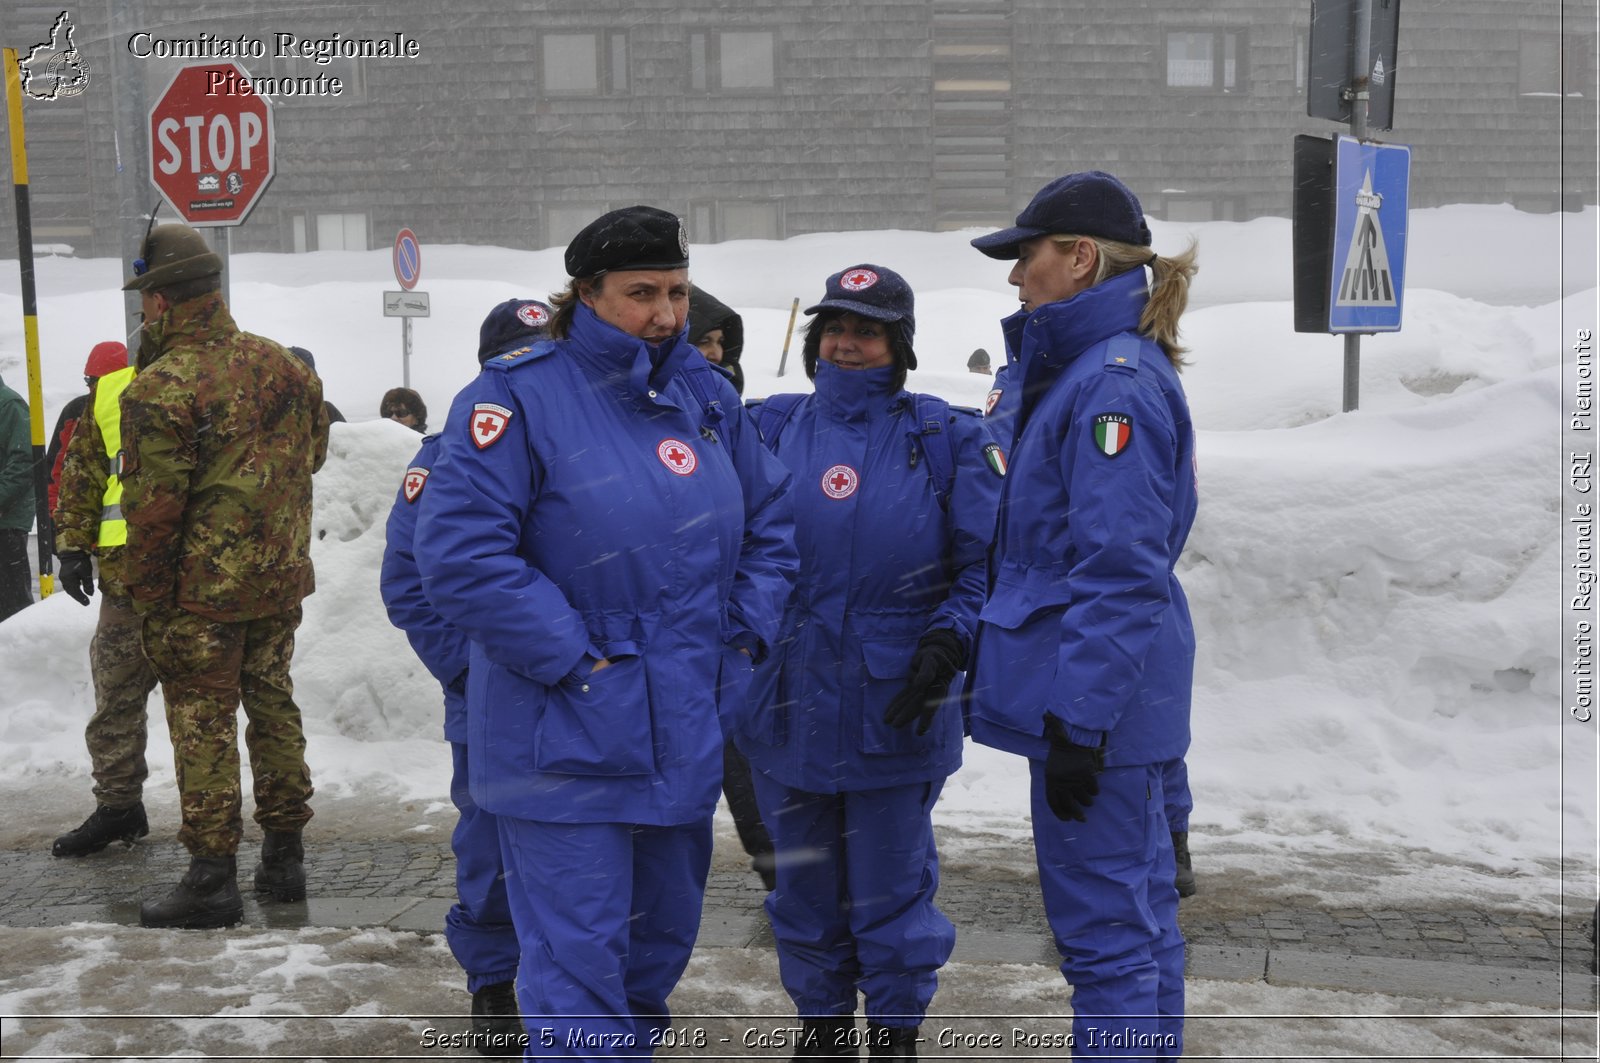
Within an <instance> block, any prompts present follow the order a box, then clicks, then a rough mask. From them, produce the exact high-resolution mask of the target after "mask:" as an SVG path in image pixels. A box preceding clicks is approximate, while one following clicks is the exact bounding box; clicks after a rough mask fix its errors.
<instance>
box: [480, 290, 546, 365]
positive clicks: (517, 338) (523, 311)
mask: <svg viewBox="0 0 1600 1063" xmlns="http://www.w3.org/2000/svg"><path fill="white" fill-rule="evenodd" d="M554 314H555V311H553V310H551V309H550V306H549V304H548V303H542V302H540V301H539V300H537V299H507V300H506V301H505V302H503V303H501V304H500V305H498V306H496V307H495V308H494V309H493V310H491V311H489V316H488V317H486V318H484V319H483V325H482V326H481V327H479V329H478V364H479V365H482V364H483V363H484V362H487V361H488V360H489V359H491V358H493V357H494V356H495V355H497V354H502V353H504V352H505V351H509V350H511V349H512V348H514V347H524V346H526V345H528V344H530V343H537V342H538V341H540V340H546V339H549V338H550V318H551V317H552V316H554Z"/></svg>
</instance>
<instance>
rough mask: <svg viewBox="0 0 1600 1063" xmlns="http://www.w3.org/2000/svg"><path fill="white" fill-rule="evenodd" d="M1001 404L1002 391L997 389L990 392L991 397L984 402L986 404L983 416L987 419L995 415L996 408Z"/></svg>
mask: <svg viewBox="0 0 1600 1063" xmlns="http://www.w3.org/2000/svg"><path fill="white" fill-rule="evenodd" d="M999 402H1000V389H999V388H995V389H994V390H993V391H991V392H989V397H988V398H987V399H985V400H984V403H983V415H984V416H985V417H987V416H989V415H990V414H991V413H993V412H994V408H995V406H996V405H997V404H998V403H999Z"/></svg>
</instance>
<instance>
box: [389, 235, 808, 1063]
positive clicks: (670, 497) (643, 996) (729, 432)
mask: <svg viewBox="0 0 1600 1063" xmlns="http://www.w3.org/2000/svg"><path fill="white" fill-rule="evenodd" d="M566 266H567V272H568V273H569V274H570V275H571V277H572V281H571V282H570V284H569V285H568V287H567V290H566V291H564V292H562V293H561V294H559V295H557V296H555V297H553V298H552V300H551V303H552V305H553V306H554V307H555V315H554V318H553V319H552V321H551V328H550V331H551V335H552V336H553V337H554V342H552V343H543V344H535V345H533V346H532V347H528V348H525V349H521V350H517V351H512V352H509V353H507V354H504V355H501V356H500V357H497V358H491V359H490V360H489V361H488V362H487V363H486V365H485V367H484V371H483V372H482V373H481V374H479V376H478V377H477V379H476V380H474V381H473V382H472V383H470V384H468V385H467V386H466V388H464V389H463V390H462V391H461V393H460V394H459V395H458V396H457V397H456V399H455V401H454V403H453V404H452V408H451V411H450V416H449V420H448V423H447V426H446V428H445V431H444V432H443V433H442V434H441V437H440V451H439V456H438V459H437V461H436V462H435V464H434V466H433V471H432V473H431V474H430V476H429V478H428V485H427V490H426V491H425V492H424V493H423V495H422V498H421V501H420V503H419V508H420V512H419V513H418V520H417V530H416V537H415V542H416V544H417V551H416V555H417V565H418V568H419V569H420V570H421V573H422V578H423V590H424V592H425V593H426V594H427V596H428V598H429V600H430V601H432V602H433V604H434V606H435V607H436V608H437V609H438V612H439V614H440V616H441V617H443V619H444V620H446V621H447V622H448V623H450V624H451V625H453V626H454V627H455V628H456V629H457V630H459V631H461V632H462V633H463V634H464V635H466V636H467V638H468V639H470V640H471V643H472V645H471V651H470V653H471V656H470V666H469V668H468V672H467V749H468V760H469V774H470V779H471V796H472V799H473V800H474V801H475V802H476V803H477V804H478V806H479V807H481V808H483V809H485V810H487V811H488V812H490V813H491V814H493V815H494V816H495V817H496V822H497V825H498V827H499V832H500V848H501V852H502V855H503V857H504V860H505V866H506V892H507V897H508V900H509V903H510V906H511V916H512V921H513V923H514V924H515V926H516V930H517V938H518V940H519V942H520V944H521V963H520V966H519V968H518V972H517V994H518V999H519V1001H520V1003H521V1005H522V1010H523V1012H524V1015H525V1017H526V1024H527V1027H528V1034H529V1050H528V1058H530V1059H539V1058H545V1057H560V1058H562V1059H573V1058H577V1059H590V1058H595V1059H599V1058H610V1057H615V1056H649V1055H650V1054H651V1050H652V1049H653V1048H654V1047H655V1045H654V1043H653V1042H654V1041H655V1040H656V1039H657V1038H658V1037H659V1036H660V1034H661V1031H662V1030H663V1029H664V1028H665V1024H666V1023H667V1021H668V1013H667V1006H666V1002H667V997H668V995H669V994H670V993H671V992H672V988H673V986H674V985H676V983H677V981H678V978H679V976H680V975H681V974H682V973H683V969H684V966H685V965H686V964H687V963H688V960H689V954H690V951H691V949H692V948H693V946H694V940H695V935H696V933H697V932H698V929H699V923H700V910H701V903H702V900H703V897H704V893H705V881H706V874H707V871H708V870H709V867H710V860H711V818H712V813H713V811H714V809H715V807H716V802H717V795H718V790H719V785H718V784H719V781H720V779H721V770H720V768H721V764H722V732H721V728H720V726H719V722H718V707H717V700H718V697H719V696H722V697H726V698H728V699H732V700H737V699H741V698H742V696H743V694H744V693H745V691H746V690H747V689H748V686H749V681H750V676H751V668H752V664H753V663H754V662H758V661H760V660H761V659H762V657H764V656H765V655H766V653H767V648H768V647H769V646H770V645H771V644H772V643H774V642H775V641H776V638H777V629H778V621H779V618H780V616H781V610H782V605H783V602H784V600H785V599H786V598H787V596H788V593H789V586H790V580H791V578H792V574H793V571H794V568H795V555H794V546H793V527H792V521H791V518H790V515H789V503H788V495H787V492H786V484H787V481H788V476H787V473H786V472H785V471H784V469H783V467H782V466H781V464H779V463H778V462H777V461H776V460H775V459H774V458H773V457H772V455H771V454H770V453H769V452H768V451H767V450H766V449H765V448H764V447H763V446H762V445H761V441H760V439H759V438H758V437H757V435H756V433H755V431H754V429H753V427H751V426H750V425H749V423H748V420H747V419H746V417H745V415H744V413H743V411H742V409H741V407H740V404H739V399H738V396H737V395H736V394H735V393H734V390H733V387H732V385H730V384H729V383H728V381H727V380H726V378H725V377H723V376H722V375H721V374H719V373H718V372H717V371H716V370H714V369H712V368H711V366H710V365H709V364H708V363H707V362H706V361H705V359H704V358H703V357H701V355H700V353H699V352H698V351H696V350H695V349H694V348H693V347H691V346H690V345H689V344H688V342H687V341H686V339H685V337H684V327H685V317H686V314H687V310H688V300H689V280H688V243H687V241H686V240H685V238H684V234H683V228H682V224H681V223H680V222H679V220H678V219H677V218H676V217H675V216H674V215H672V214H669V213H667V212H665V211H661V210H656V209H654V208H651V207H631V208H626V209H623V210H618V211H612V212H611V213H609V214H606V215H604V216H602V217H601V218H599V219H597V220H596V221H594V222H592V223H591V224H590V225H588V226H586V227H585V228H584V229H583V231H582V232H580V233H579V234H578V235H577V236H576V237H575V238H574V239H573V241H572V244H571V245H570V246H569V247H568V248H567V252H566Z"/></svg>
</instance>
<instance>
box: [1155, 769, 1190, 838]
mask: <svg viewBox="0 0 1600 1063" xmlns="http://www.w3.org/2000/svg"><path fill="white" fill-rule="evenodd" d="M1161 792H1162V793H1163V794H1165V795H1166V801H1167V829H1168V830H1169V831H1171V832H1172V833H1173V834H1184V833H1187V832H1188V830H1189V813H1190V812H1193V811H1194V795H1193V794H1191V793H1190V792H1189V762H1188V761H1187V760H1185V759H1184V758H1183V757H1176V758H1174V759H1172V760H1169V761H1167V762H1166V763H1165V764H1163V765H1161Z"/></svg>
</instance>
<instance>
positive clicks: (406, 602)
mask: <svg viewBox="0 0 1600 1063" xmlns="http://www.w3.org/2000/svg"><path fill="white" fill-rule="evenodd" d="M438 452H439V437H438V436H436V435H433V436H427V437H425V438H424V439H423V440H422V447H421V449H419V450H418V451H417V456H416V457H414V458H412V459H411V464H410V465H409V466H407V467H406V475H405V478H404V479H403V480H402V481H401V483H400V490H399V492H398V493H397V494H396V495H395V499H394V505H393V506H392V507H390V509H389V522H388V524H387V525H386V526H385V529H384V536H385V538H384V547H383V567H382V569H381V570H380V573H379V583H378V589H379V593H381V594H382V595H383V606H384V608H385V609H387V610H388V612H389V623H391V624H393V625H394V626H395V627H397V628H399V629H400V630H401V631H404V632H405V633H406V640H407V641H408V642H410V643H411V648H412V650H414V651H415V652H416V654H417V657H418V659H420V660H421V661H422V664H423V667H425V668H427V669H428V671H429V672H431V673H433V677H434V678H435V679H437V680H438V681H439V685H440V686H441V687H443V688H444V736H445V738H446V739H447V740H448V741H451V742H465V741H466V740H467V653H468V646H467V640H466V637H465V636H464V635H462V634H461V632H459V631H457V630H456V629H455V628H454V627H452V626H451V625H450V624H449V623H447V622H446V621H445V619H444V618H443V617H441V616H440V615H439V611H438V610H437V609H435V608H434V607H433V603H432V602H430V601H428V598H427V595H425V594H423V593H422V573H421V572H420V571H419V570H418V569H417V555H416V550H415V548H414V543H415V539H416V529H417V504H418V502H420V501H421V499H422V492H423V490H424V489H426V487H427V485H428V476H429V473H430V471H431V470H432V468H433V462H434V458H435V456H436V455H437V454H438Z"/></svg>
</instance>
